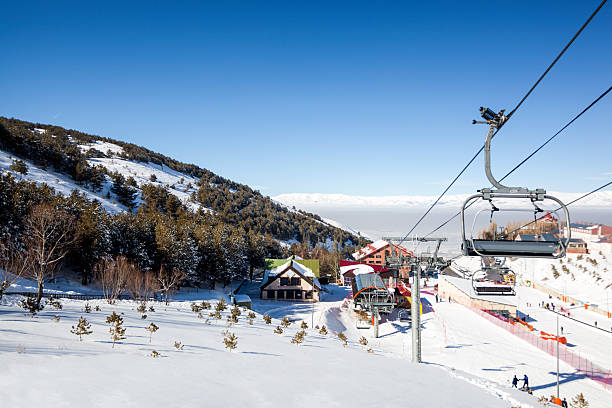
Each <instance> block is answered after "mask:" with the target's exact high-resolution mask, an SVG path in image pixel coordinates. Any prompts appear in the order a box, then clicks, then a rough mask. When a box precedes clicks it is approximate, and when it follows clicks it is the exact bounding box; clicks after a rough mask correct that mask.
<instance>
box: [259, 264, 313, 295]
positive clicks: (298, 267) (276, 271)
mask: <svg viewBox="0 0 612 408" xmlns="http://www.w3.org/2000/svg"><path fill="white" fill-rule="evenodd" d="M289 269H293V270H295V271H297V272H298V273H299V274H301V275H303V276H305V277H307V278H309V279H312V281H313V283H314V285H315V286H316V287H317V288H319V289H321V284H320V283H319V280H318V279H317V277H316V276H315V274H314V272H313V271H312V270H311V269H310V268H308V267H306V266H304V265H302V264H301V263H299V262H297V261H296V260H294V259H291V258H290V259H288V260H287V262H285V263H284V264H282V265H280V266H277V267H275V268H272V269H266V271H265V272H264V277H263V280H262V282H261V287H263V286H265V285H266V284H267V283H268V282H269V281H271V280H272V279H274V278H276V277H277V276H278V275H280V274H282V273H284V272H286V271H287V270H289ZM286 275H287V277H289V278H290V277H291V276H292V275H293V271H292V270H290V271H289V272H287V274H286Z"/></svg>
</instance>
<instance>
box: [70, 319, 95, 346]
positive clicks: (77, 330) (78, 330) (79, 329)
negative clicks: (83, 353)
mask: <svg viewBox="0 0 612 408" xmlns="http://www.w3.org/2000/svg"><path fill="white" fill-rule="evenodd" d="M89 329H91V324H89V323H88V322H87V320H86V319H85V318H83V316H81V318H80V319H79V322H78V323H77V325H76V326H72V330H70V333H73V334H76V335H77V336H79V341H83V336H87V335H88V334H91V333H93V331H92V330H89Z"/></svg>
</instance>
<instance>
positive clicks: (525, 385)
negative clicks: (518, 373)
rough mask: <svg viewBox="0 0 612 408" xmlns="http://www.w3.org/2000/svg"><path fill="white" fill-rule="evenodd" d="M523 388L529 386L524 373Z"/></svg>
mask: <svg viewBox="0 0 612 408" xmlns="http://www.w3.org/2000/svg"><path fill="white" fill-rule="evenodd" d="M523 388H525V389H528V388H529V378H527V374H525V376H524V377H523Z"/></svg>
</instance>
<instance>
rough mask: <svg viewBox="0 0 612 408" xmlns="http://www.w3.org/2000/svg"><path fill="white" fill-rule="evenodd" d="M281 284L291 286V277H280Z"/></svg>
mask: <svg viewBox="0 0 612 408" xmlns="http://www.w3.org/2000/svg"><path fill="white" fill-rule="evenodd" d="M280 285H281V286H289V278H280Z"/></svg>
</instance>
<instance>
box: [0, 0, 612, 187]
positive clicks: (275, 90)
mask: <svg viewBox="0 0 612 408" xmlns="http://www.w3.org/2000/svg"><path fill="white" fill-rule="evenodd" d="M598 4H599V1H591V0H585V1H580V2H576V1H541V2H533V1H516V2H503V3H502V2H496V1H486V2H481V1H471V2H470V1H464V2H456V1H448V2H444V1H430V2H416V1H415V2H408V1H405V2H391V1H364V2H360V1H350V2H348V1H347V2H341V1H323V2H318V1H308V2H306V1H301V2H300V1H290V2H287V1H279V2H275V1H222V2H193V3H189V2H156V1H149V2H142V3H138V2H117V3H113V2H95V3H94V2H73V3H70V2H43V3H40V4H36V3H32V2H27V3H26V2H9V3H7V4H5V5H3V15H4V18H3V21H2V24H1V25H0V41H1V42H2V45H3V46H2V63H1V64H0V90H1V91H2V98H0V115H1V116H6V117H15V118H18V119H22V120H27V121H32V122H38V123H49V124H55V125H59V126H63V127H67V128H72V129H78V130H81V131H84V132H87V133H92V134H97V135H100V136H105V137H110V138H114V139H118V140H122V141H126V142H131V143H135V144H138V145H143V146H145V147H148V148H150V149H151V150H154V151H158V152H161V153H163V154H165V155H168V156H170V157H173V158H176V159H178V160H180V161H183V162H189V163H195V164H197V165H199V166H201V167H204V168H207V169H210V170H212V171H214V172H215V173H217V174H219V175H221V176H223V177H227V178H229V179H232V180H234V181H237V182H240V183H244V184H248V185H250V186H251V187H254V188H256V189H259V190H260V191H261V192H262V193H263V194H265V195H271V196H273V195H277V194H281V193H292V192H301V193H315V192H316V193H344V194H354V195H366V196H380V195H396V194H398V195H399V194H401V195H437V194H439V193H440V192H441V191H442V190H443V189H444V188H445V187H446V185H447V184H448V183H449V182H450V181H451V180H452V178H453V177H454V176H455V175H456V174H457V173H458V171H459V170H460V169H461V168H462V167H463V166H464V165H465V164H466V163H467V161H468V160H469V159H470V158H471V157H472V155H473V154H474V153H475V152H476V151H477V150H478V148H479V147H480V146H481V145H482V143H483V141H484V137H485V134H486V127H484V126H482V125H480V126H477V125H472V124H471V120H472V119H476V118H478V107H479V106H483V105H484V106H489V107H491V108H492V109H494V110H498V109H504V108H505V109H507V110H510V109H512V108H513V107H514V106H515V105H516V104H517V103H518V101H519V100H520V98H521V97H522V96H523V95H524V94H525V93H526V92H527V90H528V89H529V88H530V87H531V85H532V84H533V83H534V82H535V81H536V79H537V78H538V77H539V75H540V74H541V73H542V72H543V71H544V70H545V69H546V67H547V66H548V65H549V64H550V63H551V62H552V60H553V59H554V57H555V56H556V55H557V53H558V52H559V51H560V50H561V49H562V48H563V47H564V45H565V44H566V43H567V41H568V40H569V39H570V38H571V37H572V36H573V34H574V33H575V32H576V31H577V30H578V28H579V27H580V26H581V25H582V24H583V22H584V21H585V20H586V19H587V18H588V16H589V15H590V14H591V13H592V12H593V10H595V8H596V7H597V5H598ZM611 38H612V5H606V6H604V8H603V9H602V10H601V12H600V13H599V14H598V15H597V16H596V17H595V19H594V20H593V21H592V23H591V25H589V26H588V27H587V29H586V30H585V31H584V32H583V34H582V35H581V36H580V37H579V38H578V40H577V41H576V42H575V44H574V45H573V46H572V47H571V48H570V49H569V50H568V52H567V53H566V54H565V55H564V56H563V57H562V58H561V60H560V61H559V62H558V64H557V65H556V66H555V67H554V68H553V69H552V71H551V72H550V73H549V75H548V76H547V77H546V78H545V79H544V80H543V81H542V83H541V84H540V86H538V88H537V89H536V90H535V91H534V93H533V94H532V95H531V96H530V97H529V98H528V99H527V101H526V102H525V103H524V104H523V105H522V106H521V108H520V109H519V110H518V111H517V113H516V114H515V115H514V116H513V118H512V119H511V120H510V121H509V122H508V124H507V125H506V126H504V128H503V129H502V131H501V132H500V133H499V135H498V136H497V137H496V138H495V141H494V143H493V149H492V156H493V173H494V174H497V175H498V177H501V175H502V174H504V173H505V172H506V171H507V170H509V169H511V168H512V167H513V166H514V165H515V164H516V163H518V162H519V161H520V160H521V159H522V158H523V157H524V156H525V155H527V154H529V153H530V152H531V151H532V150H533V149H534V148H536V147H537V146H538V145H539V144H540V143H542V142H543V141H544V140H545V139H546V138H548V137H549V136H551V135H552V134H553V133H554V132H555V131H556V130H557V129H559V128H560V127H562V126H563V125H564V124H565V123H566V122H567V121H569V120H570V119H571V118H572V117H573V116H574V115H575V114H577V113H578V112H579V111H580V110H582V109H583V108H584V107H585V106H587V105H588V104H589V103H590V102H591V101H593V100H594V99H595V98H596V97H597V96H599V95H600V94H601V93H602V92H603V91H604V90H606V89H607V88H608V87H609V86H610V85H612V83H611V82H612V80H611V75H610V72H611V71H610V66H611V63H612V52H610V51H611V45H610V40H611ZM611 111H612V96H610V95H608V96H607V97H606V98H604V99H603V100H602V101H601V102H600V103H599V104H598V105H596V106H595V107H594V108H593V109H592V110H591V111H589V112H588V113H587V114H586V115H585V116H584V117H583V118H581V119H579V121H577V122H576V123H575V124H574V125H572V127H571V128H569V129H568V130H567V131H566V132H564V133H563V134H562V135H560V136H559V137H558V138H557V139H555V141H554V142H552V143H551V144H550V145H549V146H547V147H546V148H545V149H544V150H543V151H541V152H540V153H538V155H536V156H535V157H534V158H533V159H532V160H530V161H529V162H527V164H525V165H524V166H522V167H521V169H519V170H518V171H517V172H516V173H515V174H513V176H512V177H511V178H509V179H508V180H507V182H508V184H515V185H520V186H524V187H530V188H537V187H543V188H547V189H548V190H550V191H572V192H583V191H589V190H591V189H593V188H595V187H597V186H599V185H601V184H604V182H605V180H610V179H612V160H610V153H611V152H612V138H611V137H610V134H611V131H612V123H611V121H610V120H609V118H610V117H611ZM606 118H608V119H607V120H606ZM482 166H483V161H482V158H479V159H478V160H476V161H475V162H474V164H473V165H472V166H471V167H470V169H469V170H468V171H467V172H466V174H465V175H464V176H463V177H462V178H461V179H459V181H458V182H457V184H456V185H455V186H454V187H453V189H452V190H451V191H450V193H468V192H474V191H475V190H476V189H477V188H482V187H486V186H488V184H487V180H486V178H485V175H484V171H483V168H482Z"/></svg>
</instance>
